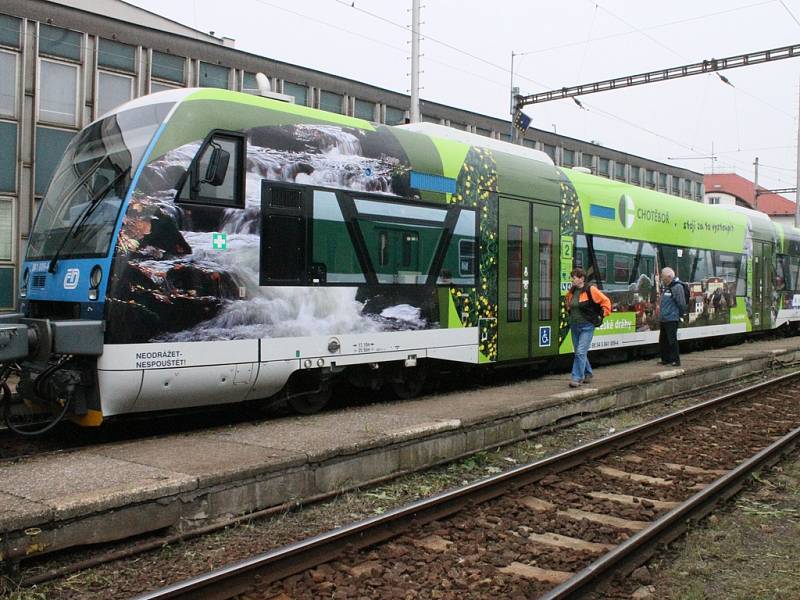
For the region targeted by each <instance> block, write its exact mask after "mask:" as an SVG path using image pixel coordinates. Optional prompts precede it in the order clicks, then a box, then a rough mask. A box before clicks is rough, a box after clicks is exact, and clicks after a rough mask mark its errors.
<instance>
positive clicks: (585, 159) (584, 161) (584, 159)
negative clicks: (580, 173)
mask: <svg viewBox="0 0 800 600" xmlns="http://www.w3.org/2000/svg"><path fill="white" fill-rule="evenodd" d="M593 161H594V156H592V155H591V154H586V153H585V152H584V153H583V155H582V156H581V166H583V167H586V168H587V169H589V170H591V169H592V163H593Z"/></svg>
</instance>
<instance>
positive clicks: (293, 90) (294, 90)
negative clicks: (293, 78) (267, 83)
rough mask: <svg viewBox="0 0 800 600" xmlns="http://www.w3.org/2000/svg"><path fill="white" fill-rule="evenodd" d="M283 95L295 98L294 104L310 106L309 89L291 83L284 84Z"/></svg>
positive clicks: (285, 82)
mask: <svg viewBox="0 0 800 600" xmlns="http://www.w3.org/2000/svg"><path fill="white" fill-rule="evenodd" d="M283 93H284V94H286V95H287V96H293V97H294V103H295V104H299V105H300V106H308V88H307V87H306V86H304V85H298V84H296V83H291V82H289V81H284V82H283Z"/></svg>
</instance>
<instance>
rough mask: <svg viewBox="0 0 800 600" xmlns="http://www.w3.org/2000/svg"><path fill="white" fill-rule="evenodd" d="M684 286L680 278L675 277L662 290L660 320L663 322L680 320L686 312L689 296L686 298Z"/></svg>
mask: <svg viewBox="0 0 800 600" xmlns="http://www.w3.org/2000/svg"><path fill="white" fill-rule="evenodd" d="M685 296H686V294H685V293H684V290H683V286H682V285H680V284H679V283H678V278H677V277H676V278H675V279H673V280H672V281H671V282H670V284H669V285H668V286H666V287H665V288H664V290H663V291H662V292H661V307H660V317H659V320H660V321H662V322H671V321H680V320H681V314H682V313H685V312H686V305H687V302H688V300H689V299H688V298H685Z"/></svg>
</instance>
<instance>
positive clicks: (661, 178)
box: [658, 173, 667, 191]
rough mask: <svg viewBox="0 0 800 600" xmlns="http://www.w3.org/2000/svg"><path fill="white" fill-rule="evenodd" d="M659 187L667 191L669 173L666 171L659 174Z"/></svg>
mask: <svg viewBox="0 0 800 600" xmlns="http://www.w3.org/2000/svg"><path fill="white" fill-rule="evenodd" d="M658 189H659V190H663V191H666V189H667V174H666V173H659V174H658Z"/></svg>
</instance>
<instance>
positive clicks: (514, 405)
mask: <svg viewBox="0 0 800 600" xmlns="http://www.w3.org/2000/svg"><path fill="white" fill-rule="evenodd" d="M681 359H682V366H681V367H680V368H675V367H660V366H658V365H656V362H655V359H654V360H647V361H634V362H627V363H620V364H615V365H611V366H605V367H597V368H595V377H594V379H593V381H592V382H591V383H590V384H588V385H584V386H581V387H580V388H576V389H571V388H569V387H568V382H569V374H568V373H563V374H560V375H548V376H543V377H539V378H536V379H531V380H527V381H523V382H515V383H512V384H509V385H503V386H497V387H492V388H489V389H486V388H482V389H480V390H467V391H459V392H454V393H449V394H443V395H437V396H427V397H424V398H420V399H417V400H411V401H402V402H391V403H375V404H371V405H368V406H359V407H355V408H348V409H342V410H334V411H329V412H325V413H321V414H318V415H312V416H302V417H301V416H298V417H286V418H280V419H272V420H265V421H260V422H254V423H245V424H239V425H235V426H226V427H220V428H214V429H205V430H202V431H195V432H191V433H182V434H176V435H170V436H163V437H157V438H149V439H142V440H136V441H124V442H116V443H107V444H99V445H95V446H90V447H84V448H80V449H76V450H70V451H65V452H59V453H51V454H45V455H40V456H35V457H31V458H27V459H22V460H18V461H10V462H5V463H0V565H2V564H3V563H8V562H9V561H16V560H19V559H22V558H25V557H28V556H31V555H38V554H43V553H48V552H53V551H56V550H62V549H65V548H69V547H72V546H77V545H83V544H91V543H99V542H106V541H112V540H118V539H123V538H127V537H130V536H134V535H137V534H142V533H146V532H151V531H156V530H161V529H167V528H171V529H173V530H176V531H180V530H190V529H192V528H195V527H201V526H206V525H209V524H213V523H214V522H215V521H220V520H224V519H227V518H230V517H232V516H236V515H242V514H246V513H251V512H254V511H259V510H262V509H267V508H269V507H274V506H280V505H282V504H284V503H289V502H296V501H303V500H309V499H315V498H319V497H324V496H325V495H326V494H331V493H338V492H341V491H344V490H347V489H352V488H353V487H358V486H362V485H365V484H368V483H372V482H376V481H380V480H382V479H386V478H389V477H393V476H397V475H401V474H403V473H407V472H410V471H414V470H417V469H422V468H425V467H429V466H433V465H435V464H439V463H443V462H447V461H450V460H453V459H456V458H459V457H462V456H465V455H468V454H471V453H474V452H477V451H480V450H483V449H487V448H491V447H496V446H498V445H502V444H506V443H510V442H513V441H515V440H519V439H523V438H526V437H530V436H531V435H535V433H536V431H537V430H539V429H541V428H543V427H546V426H548V425H550V424H552V423H554V422H556V421H558V420H561V419H564V418H566V417H570V416H574V415H580V414H587V413H598V412H602V411H607V410H609V409H614V408H623V407H626V406H632V405H636V404H640V403H642V402H646V401H648V400H652V399H656V398H660V397H663V396H665V395H671V394H676V393H682V392H688V391H692V390H694V389H697V388H699V387H702V386H709V385H711V386H713V385H715V384H718V383H720V384H721V383H723V382H725V381H730V380H734V379H737V378H740V377H743V376H746V375H749V374H753V373H757V372H761V371H765V370H768V369H770V368H773V367H775V366H780V365H782V364H787V363H790V362H794V361H797V360H800V337H794V338H782V339H777V340H764V341H755V342H747V343H744V344H740V345H737V346H728V347H725V348H720V349H712V350H705V351H701V352H693V353H690V354H684V355H682V357H681Z"/></svg>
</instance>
